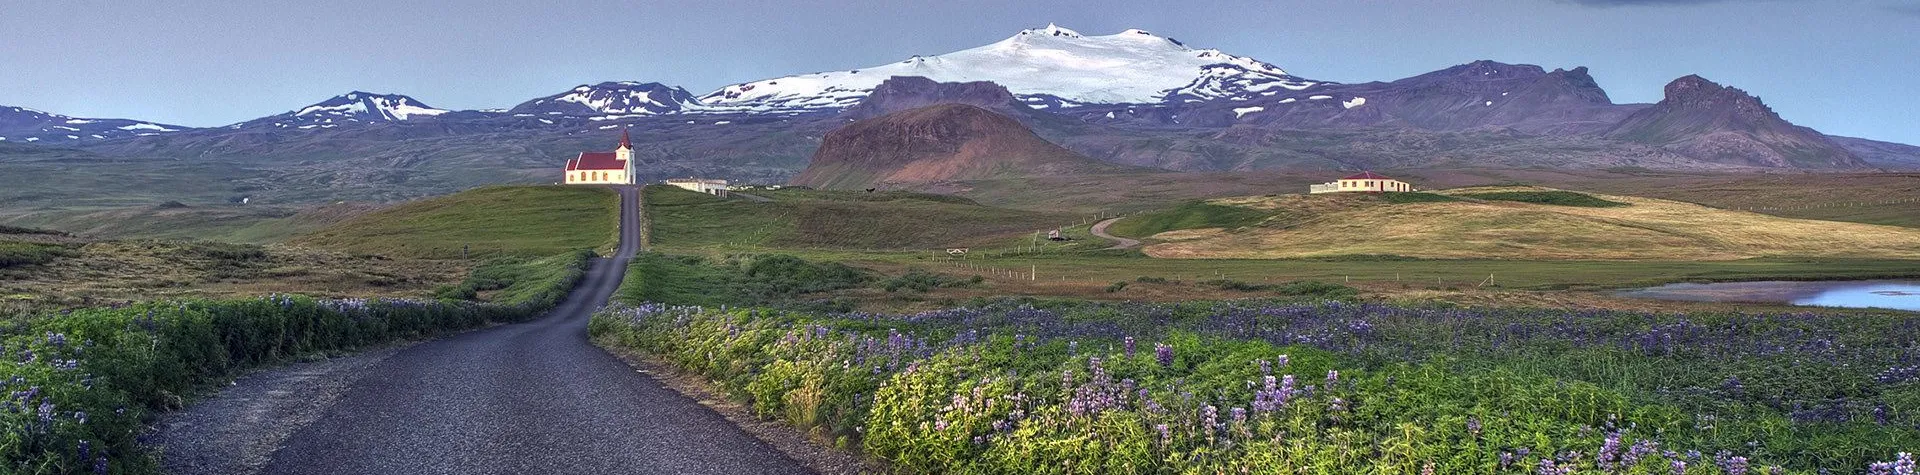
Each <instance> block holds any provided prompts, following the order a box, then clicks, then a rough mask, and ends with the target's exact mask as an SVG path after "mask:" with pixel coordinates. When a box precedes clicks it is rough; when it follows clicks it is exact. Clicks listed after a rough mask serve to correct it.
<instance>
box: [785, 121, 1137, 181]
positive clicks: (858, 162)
mask: <svg viewBox="0 0 1920 475" xmlns="http://www.w3.org/2000/svg"><path fill="white" fill-rule="evenodd" d="M1124 170H1128V169H1127V168H1125V167H1120V166H1117V165H1111V164H1107V163H1103V162H1099V161H1096V160H1094V159H1091V158H1087V157H1085V156H1081V155H1080V154H1078V153H1074V152H1073V151H1071V150H1067V149H1065V148H1061V147H1060V146H1058V145H1054V144H1053V143H1052V142H1048V141H1046V140H1045V139H1042V138H1040V136H1038V135H1034V133H1033V131H1032V130H1029V129H1027V128H1026V127H1025V126H1022V125H1020V122H1018V121H1015V120H1013V119H1011V118H1008V117H1007V116H1004V115H1000V114H997V113H994V112H993V111H989V110H986V109H982V108H980V107H977V106H972V105H967V104H938V105H933V106H927V107H921V108H917V109H909V110H905V111H900V112H895V113H892V114H887V115H884V116H880V117H876V118H872V119H867V120H861V121H856V122H853V123H850V124H847V125H845V126H843V127H840V128H839V129H835V130H834V131H832V132H829V133H827V136H826V138H825V139H824V140H822V141H821V143H820V149H819V150H818V151H816V152H814V154H813V159H812V160H811V161H809V162H808V164H807V169H806V170H805V171H802V172H800V175H799V176H797V177H794V179H793V180H792V182H791V183H793V184H795V185H803V186H811V187H814V188H838V189H859V188H874V187H880V188H897V187H901V186H904V185H913V184H927V183H937V182H944V181H953V180H977V179H987V178H1013V177H1023V176H1047V175H1078V174H1096V173H1110V172H1116V171H1124Z"/></svg>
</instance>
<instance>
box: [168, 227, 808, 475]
mask: <svg viewBox="0 0 1920 475" xmlns="http://www.w3.org/2000/svg"><path fill="white" fill-rule="evenodd" d="M620 199H621V208H622V211H621V220H620V245H619V249H618V251H617V252H616V253H615V255H614V256H613V257H612V258H610V259H600V260H598V261H597V262H594V263H593V267H592V269H591V270H590V271H589V273H588V275H587V276H586V278H585V279H584V280H582V281H581V283H580V284H579V286H578V287H576V288H575V289H574V291H573V293H572V295H570V296H568V298H567V300H566V301H565V302H563V303H561V304H560V306H558V307H556V308H555V309H554V310H553V312H552V313H551V314H549V315H548V316H546V317H544V318H542V319H539V320H535V321H531V322H527V323H520V324H512V325H504V326H500V327H495V328H491V329H486V330H480V331H474V332H469V333H465V334H460V335H455V336H452V337H448V338H444V339H440V340H435V341H429V342H425V343H421V344H418V345H415V346H412V347H408V348H404V349H400V350H398V351H395V352H393V353H392V355H391V356H388V357H385V358H384V359H381V360H380V361H378V362H376V363H371V364H368V365H364V367H360V366H356V367H354V368H352V369H353V370H355V371H354V372H355V373H356V374H354V375H353V377H351V378H347V379H349V380H348V381H344V382H341V383H339V384H342V385H343V387H341V388H306V387H289V388H282V389H286V390H289V391H293V392H304V393H324V392H328V391H338V393H339V394H338V396H337V400H336V401H335V402H333V403H331V407H328V408H326V409H324V410H323V412H321V413H320V414H319V415H318V416H317V417H314V418H313V421H312V422H311V423H310V424H307V425H305V426H304V427H301V428H299V429H298V430H295V431H292V433H291V434H290V435H287V436H285V437H286V439H285V441H284V442H283V443H281V444H279V445H280V447H279V449H278V450H277V451H274V452H273V453H272V454H271V456H270V457H263V458H266V459H267V460H262V461H253V462H250V463H249V462H245V461H242V462H240V463H238V464H233V463H227V464H218V463H214V464H210V465H225V466H226V467H227V468H229V469H234V468H237V469H239V470H235V472H238V473H245V472H251V471H253V470H252V469H253V468H254V467H245V465H256V464H264V465H265V466H264V467H260V468H263V469H264V472H265V473H728V474H735V473H806V472H808V470H806V469H804V468H800V467H799V466H797V465H796V464H795V463H794V462H793V461H792V460H790V459H788V458H786V457H785V456H783V455H781V454H780V452H778V451H777V450H775V449H774V448H773V447H771V446H768V445H766V444H764V443H762V442H760V441H759V440H758V439H755V438H754V437H753V436H751V435H749V434H747V433H745V432H742V431H741V430H740V429H738V428H737V427H736V426H734V425H732V424H731V423H729V422H728V421H727V420H726V419H725V418H723V417H722V416H721V415H719V414H717V413H715V412H713V411H712V410H710V409H707V408H706V407H704V406H701V405H700V404H698V403H697V402H695V401H693V400H691V399H688V398H686V397H684V396H682V395H680V394H679V393H676V392H674V391H673V390H671V389H668V388H666V387H664V386H662V385H661V383H660V382H658V381H656V380H654V379H652V378H651V377H650V376H647V375H645V374H641V373H638V372H637V371H635V370H634V369H633V368H631V367H629V366H628V365H627V364H626V363H624V362H622V361H621V360H619V359H617V358H615V357H614V356H613V355H611V354H608V353H607V352H606V351H604V350H602V349H600V348H598V347H595V346H593V345H592V344H591V343H589V342H588V340H587V334H586V323H587V319H588V317H589V316H590V315H591V314H592V313H593V311H594V310H596V309H598V308H600V307H601V306H602V305H603V304H605V303H606V302H607V299H608V297H609V296H611V295H612V294H613V292H614V289H615V288H617V287H619V285H620V280H621V277H622V273H623V271H624V270H625V269H626V268H627V262H628V260H630V259H631V258H632V257H633V256H634V254H635V253H636V252H638V251H639V248H640V239H639V227H638V225H639V216H638V211H637V206H636V205H637V200H638V193H637V192H636V191H635V190H633V189H623V190H621V191H620ZM289 370H294V371H297V370H298V368H289V369H287V370H277V371H289ZM271 373H273V372H272V371H270V372H268V374H266V375H261V376H270V375H271ZM255 379H262V380H263V382H262V383H261V384H269V385H270V384H273V381H274V380H275V379H276V378H271V377H268V378H248V379H243V380H241V381H240V385H241V386H242V387H244V386H245V385H246V384H247V383H249V382H251V381H250V380H255ZM278 379H281V380H285V379H289V378H278ZM294 379H302V378H294ZM304 379H313V378H304ZM240 389H241V388H235V390H234V391H229V392H230V393H246V392H247V391H244V390H240ZM225 396H226V395H222V397H225ZM219 399H220V398H215V399H214V400H213V401H208V402H205V403H202V404H200V405H198V407H205V408H209V409H212V410H234V409H231V407H233V406H236V405H232V404H227V405H223V404H220V401H219ZM295 399H298V398H295ZM237 406H245V405H244V404H241V405H237ZM223 408H227V409H223ZM188 412H194V410H189V411H188ZM236 412H240V413H239V414H230V415H228V416H230V417H220V416H218V415H212V417H203V418H200V419H203V420H216V421H218V420H239V421H242V422H240V423H256V424H261V425H263V426H267V425H272V424H274V423H273V422H272V421H258V418H252V417H245V416H248V415H250V414H257V413H261V412H267V413H272V412H275V411H272V410H266V411H262V410H258V409H257V408H256V409H255V410H251V411H249V410H246V409H244V408H243V409H240V410H238V411H236ZM249 420H252V421H256V422H246V421H249ZM291 422H293V423H298V422H299V421H298V420H295V421H291ZM267 429H269V428H268V427H262V428H261V430H262V431H263V432H265V431H267ZM208 432H216V431H213V430H209V431H208ZM281 432H284V430H281ZM256 435H257V434H256ZM168 445H169V446H173V445H176V444H173V443H169V444H168ZM180 445H182V446H185V445H187V444H180ZM169 452H172V450H169ZM173 455H175V454H171V453H170V454H169V456H168V458H169V459H174V458H175V457H174V456H173ZM171 462H172V461H171V460H170V463H169V465H173V464H172V463H171ZM171 468H175V469H176V470H175V471H178V469H179V468H182V467H171ZM200 468H203V469H204V468H213V467H210V466H206V465H203V466H201V467H200ZM195 471H197V472H200V470H195ZM215 471H222V472H225V471H227V470H218V469H216V470H215ZM202 473H204V472H202Z"/></svg>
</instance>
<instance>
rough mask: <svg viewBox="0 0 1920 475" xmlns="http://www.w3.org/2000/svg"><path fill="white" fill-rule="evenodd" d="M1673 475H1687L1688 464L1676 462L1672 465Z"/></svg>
mask: <svg viewBox="0 0 1920 475" xmlns="http://www.w3.org/2000/svg"><path fill="white" fill-rule="evenodd" d="M1672 467H1673V475H1687V462H1684V461H1680V460H1675V461H1673V463H1672Z"/></svg>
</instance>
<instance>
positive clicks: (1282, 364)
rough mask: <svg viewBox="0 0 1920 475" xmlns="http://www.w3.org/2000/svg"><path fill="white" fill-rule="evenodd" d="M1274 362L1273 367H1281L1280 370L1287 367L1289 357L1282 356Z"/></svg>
mask: <svg viewBox="0 0 1920 475" xmlns="http://www.w3.org/2000/svg"><path fill="white" fill-rule="evenodd" d="M1273 361H1274V364H1273V365H1274V366H1276V367H1280V368H1285V367H1287V362H1288V359H1287V355H1280V357H1279V358H1274V359H1273Z"/></svg>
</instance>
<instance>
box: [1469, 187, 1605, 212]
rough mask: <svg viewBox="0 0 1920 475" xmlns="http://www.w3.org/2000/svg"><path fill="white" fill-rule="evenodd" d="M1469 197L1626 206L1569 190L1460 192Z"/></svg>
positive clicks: (1598, 205)
mask: <svg viewBox="0 0 1920 475" xmlns="http://www.w3.org/2000/svg"><path fill="white" fill-rule="evenodd" d="M1460 196H1465V197H1469V198H1476V199H1482V200H1493V201H1518V202H1521V203H1534V204H1543V205H1554V206H1579V207H1584V208H1617V207H1621V206H1628V205H1627V204H1626V203H1621V202H1618V201H1609V200H1604V199H1600V198H1598V197H1595V196H1593V195H1589V194H1586V193H1575V192H1571V191H1560V190H1555V191H1501V192H1492V193H1471V194H1462V195H1460Z"/></svg>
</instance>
